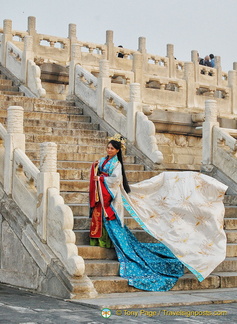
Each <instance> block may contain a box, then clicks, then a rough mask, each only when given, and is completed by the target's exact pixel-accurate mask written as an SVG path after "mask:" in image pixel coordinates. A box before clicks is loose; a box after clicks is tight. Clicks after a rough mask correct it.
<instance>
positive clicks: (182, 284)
mask: <svg viewBox="0 0 237 324" xmlns="http://www.w3.org/2000/svg"><path fill="white" fill-rule="evenodd" d="M91 280H92V282H93V284H94V287H95V289H96V290H97V292H98V293H99V294H111V293H117V292H120V293H122V292H133V291H141V290H139V289H136V288H134V287H132V286H129V285H128V283H127V280H126V279H123V278H121V277H118V276H107V277H91ZM230 287H237V273H235V272H216V273H213V274H211V275H209V276H208V277H207V278H206V279H205V280H203V281H202V282H199V281H198V280H197V279H196V277H195V276H194V275H193V274H191V273H186V274H184V275H183V276H182V277H181V278H179V279H178V281H177V283H176V285H175V286H174V287H173V288H172V291H180V290H182V291H185V290H198V289H217V288H230Z"/></svg>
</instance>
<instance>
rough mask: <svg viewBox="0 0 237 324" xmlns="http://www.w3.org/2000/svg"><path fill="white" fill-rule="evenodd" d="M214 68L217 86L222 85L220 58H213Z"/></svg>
mask: <svg viewBox="0 0 237 324" xmlns="http://www.w3.org/2000/svg"><path fill="white" fill-rule="evenodd" d="M215 68H216V72H217V85H220V86H221V85H222V68H221V57H220V56H215Z"/></svg>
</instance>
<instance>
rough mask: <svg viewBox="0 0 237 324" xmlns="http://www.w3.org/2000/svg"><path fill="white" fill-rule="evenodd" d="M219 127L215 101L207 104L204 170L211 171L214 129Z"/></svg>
mask: <svg viewBox="0 0 237 324" xmlns="http://www.w3.org/2000/svg"><path fill="white" fill-rule="evenodd" d="M214 126H219V123H218V122H217V107H216V101H215V100H206V102H205V122H204V123H203V130H202V169H203V170H204V171H211V169H212V156H213V127H214Z"/></svg>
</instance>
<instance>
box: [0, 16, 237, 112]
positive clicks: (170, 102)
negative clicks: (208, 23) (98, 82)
mask: <svg viewBox="0 0 237 324" xmlns="http://www.w3.org/2000/svg"><path fill="white" fill-rule="evenodd" d="M0 31H2V37H1V38H2V41H1V55H0V57H1V63H2V65H3V66H5V62H6V57H5V56H6V44H7V43H8V42H11V43H12V44H14V45H15V46H17V47H18V49H20V50H22V51H23V52H25V51H26V49H25V38H27V37H29V36H30V37H32V46H31V49H30V50H29V47H28V53H27V58H26V59H27V60H32V61H33V62H35V63H36V64H37V65H39V66H41V65H42V64H43V63H47V62H49V61H50V62H52V63H53V62H54V63H57V64H59V65H60V64H61V65H64V66H65V65H68V64H70V65H71V64H72V61H74V64H80V65H81V67H83V68H84V69H85V70H88V71H89V72H90V73H91V74H93V75H94V76H98V74H99V71H100V68H99V64H100V63H99V62H100V61H101V60H104V59H106V60H107V61H108V62H109V69H110V72H109V77H110V78H111V80H112V85H111V90H113V91H114V92H116V93H117V94H118V95H119V96H120V97H122V98H123V99H124V100H126V101H128V100H129V84H131V83H139V84H140V86H141V96H142V102H143V104H147V105H151V104H152V105H153V109H162V108H164V109H167V108H169V107H172V109H176V110H182V109H187V108H188V109H190V111H191V112H192V111H195V112H199V111H203V110H204V107H205V101H206V100H207V99H214V100H217V102H218V106H219V107H220V114H222V115H224V114H233V113H234V114H236V107H237V82H236V72H237V64H235V63H234V70H232V71H229V72H228V73H226V72H223V71H222V68H221V61H220V57H218V56H216V57H215V68H210V67H206V66H201V65H199V63H198V53H197V51H192V53H191V62H184V61H181V60H177V59H176V58H175V54H174V46H173V45H172V44H167V53H166V56H159V55H157V54H151V53H147V50H146V39H145V38H144V37H139V39H138V50H137V51H134V50H131V49H127V48H121V47H118V46H115V45H114V40H113V31H111V30H107V31H106V42H105V44H96V43H92V42H82V41H79V40H78V39H77V36H76V25H75V24H69V33H68V37H67V38H62V37H57V36H50V35H44V34H38V33H37V31H36V19H35V17H28V29H27V32H20V31H15V30H12V25H11V21H10V20H5V21H4V28H3V29H2V30H1V29H0ZM16 38H18V40H17V39H16ZM75 48H77V53H76V55H75V53H74V51H75ZM119 53H121V54H122V55H123V58H121V57H119ZM120 56H121V55H120ZM25 57H26V56H25V55H23V58H24V60H23V61H24V62H25ZM14 64H15V65H17V62H14ZM27 68H28V64H27V63H26V62H25V63H24V64H23V67H22V69H25V71H23V70H22V71H21V75H23V76H27V73H26V69H27ZM72 70H73V75H69V94H72V87H73V86H72V87H71V84H73V85H74V77H75V75H74V69H71V71H72ZM36 74H37V78H39V73H38V72H37V73H36ZM23 80H24V77H23ZM31 81H32V80H31ZM37 82H38V83H37ZM37 82H36V83H37V84H38V85H39V80H38V81H37ZM29 86H30V83H29ZM33 88H34V89H37V87H35V86H34V87H33ZM38 88H39V87H38ZM32 91H33V90H32ZM34 91H36V90H34ZM37 96H44V91H42V89H38V92H37Z"/></svg>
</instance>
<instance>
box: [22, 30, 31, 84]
mask: <svg viewBox="0 0 237 324" xmlns="http://www.w3.org/2000/svg"><path fill="white" fill-rule="evenodd" d="M29 60H32V61H34V52H33V37H32V36H25V37H24V51H23V53H22V61H21V81H23V82H24V83H25V84H27V70H28V61H29Z"/></svg>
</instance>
